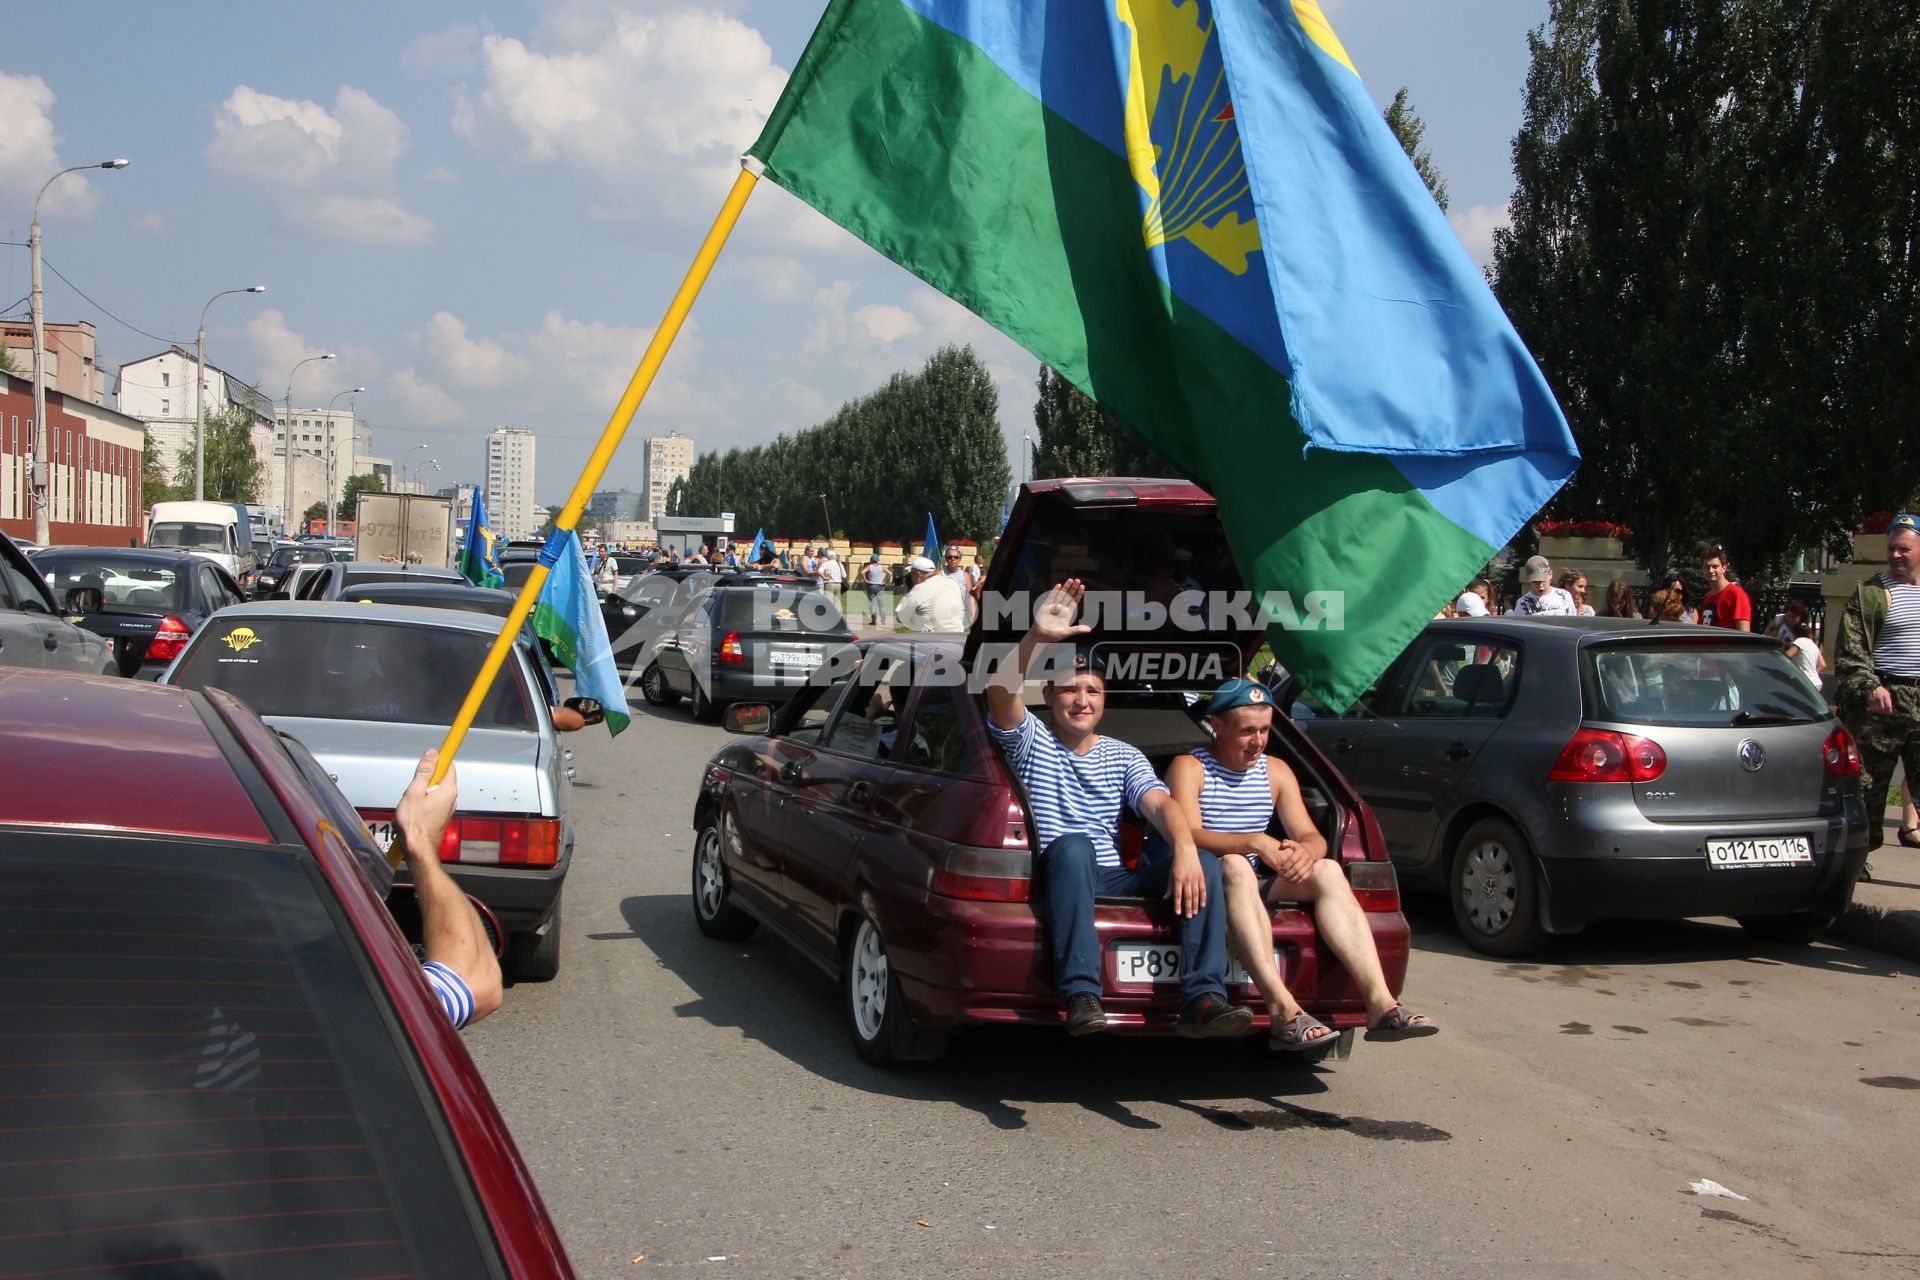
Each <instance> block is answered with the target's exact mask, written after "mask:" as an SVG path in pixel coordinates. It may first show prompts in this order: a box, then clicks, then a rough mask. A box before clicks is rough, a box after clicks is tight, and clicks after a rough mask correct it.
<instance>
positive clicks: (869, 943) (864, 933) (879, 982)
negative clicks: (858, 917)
mask: <svg viewBox="0 0 1920 1280" xmlns="http://www.w3.org/2000/svg"><path fill="white" fill-rule="evenodd" d="M847 962H848V964H849V965H850V966H852V971H853V972H852V975H851V976H852V981H850V982H849V983H848V984H847V986H848V992H849V994H850V996H851V997H852V1000H853V1025H854V1028H855V1030H857V1031H858V1032H859V1034H860V1038H861V1039H863V1040H875V1039H878V1038H879V1036H880V1028H881V1026H882V1024H883V1023H884V1022H885V1021H886V1016H887V986H888V982H889V979H890V978H891V976H892V972H891V969H890V967H889V966H888V964H887V948H886V946H885V944H884V943H882V942H881V941H880V931H879V930H878V929H876V928H874V927H873V921H871V920H862V921H861V922H860V930H859V932H858V933H857V934H855V935H854V939H853V951H852V954H851V955H850V956H849V957H848V960H847Z"/></svg>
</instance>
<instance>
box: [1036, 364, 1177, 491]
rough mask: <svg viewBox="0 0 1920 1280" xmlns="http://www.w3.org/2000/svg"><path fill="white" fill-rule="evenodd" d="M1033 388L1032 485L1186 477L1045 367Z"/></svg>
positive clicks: (1080, 392)
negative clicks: (1035, 435)
mask: <svg viewBox="0 0 1920 1280" xmlns="http://www.w3.org/2000/svg"><path fill="white" fill-rule="evenodd" d="M1037 386H1038V388H1039V397H1038V398H1037V399H1036V400H1035V401H1034V404H1033V425H1034V427H1035V428H1036V429H1037V430H1038V433H1039V434H1038V439H1037V440H1036V442H1035V445H1036V447H1035V450H1034V459H1033V476H1034V479H1036V480H1047V479H1055V478H1058V477H1060V476H1183V475H1185V474H1186V473H1185V472H1184V471H1182V470H1181V469H1180V468H1179V467H1177V466H1175V465H1174V464H1173V463H1172V462H1169V461H1168V460H1167V459H1166V458H1164V457H1162V456H1161V455H1160V454H1159V453H1157V452H1155V451H1154V449H1153V448H1152V446H1150V445H1148V444H1147V443H1146V441H1144V440H1142V439H1141V438H1140V437H1139V436H1138V435H1136V434H1134V433H1133V432H1132V431H1129V430H1128V429H1127V428H1126V427H1124V426H1122V425H1121V423H1120V420H1119V419H1117V418H1115V417H1114V416H1113V415H1112V414H1110V413H1108V412H1107V411H1106V410H1105V409H1102V408H1101V407H1100V406H1099V405H1098V404H1095V403H1094V401H1093V398H1092V397H1090V396H1088V395H1086V394H1085V393H1083V392H1082V391H1081V390H1080V389H1079V388H1077V387H1075V386H1074V385H1073V384H1072V383H1071V382H1068V381H1067V380H1066V379H1065V378H1063V377H1061V376H1060V375H1059V374H1057V373H1055V372H1054V371H1053V370H1052V369H1051V368H1049V367H1048V366H1046V365H1044V364H1043V365H1041V366H1040V377H1039V381H1038V383H1037Z"/></svg>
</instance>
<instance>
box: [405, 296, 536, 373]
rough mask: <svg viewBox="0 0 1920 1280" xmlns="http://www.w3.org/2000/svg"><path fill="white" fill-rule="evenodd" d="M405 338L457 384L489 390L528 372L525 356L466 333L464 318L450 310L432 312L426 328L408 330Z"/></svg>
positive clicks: (489, 340)
mask: <svg viewBox="0 0 1920 1280" xmlns="http://www.w3.org/2000/svg"><path fill="white" fill-rule="evenodd" d="M407 340H408V341H409V342H411V343H413V344H414V345H416V346H418V347H420V348H421V349H422V350H424V351H425V352H426V353H427V354H428V355H429V356H431V357H432V358H433V360H434V362H435V363H436V364H438V365H439V366H440V370H441V372H442V373H443V374H444V375H445V376H446V379H447V381H449V382H451V383H452V384H453V385H454V386H456V387H461V388H466V389H472V390H476V391H492V390H495V389H497V388H499V387H502V386H505V385H506V384H507V383H509V382H515V381H518V380H520V379H521V378H524V377H526V376H527V374H528V373H529V372H530V370H529V367H528V364H527V360H526V358H525V357H524V356H520V355H516V354H514V353H512V352H509V351H508V350H507V349H506V348H505V347H503V346H501V345H500V344H499V343H498V342H495V341H493V340H491V339H485V338H482V339H473V338H469V337H467V324H466V321H464V320H462V319H460V318H459V317H458V316H456V315H454V314H453V313H452V312H450V311H436V312H434V313H433V318H432V319H431V320H429V321H427V323H426V326H425V328H423V329H420V330H418V331H417V332H415V333H411V334H409V335H408V336H407Z"/></svg>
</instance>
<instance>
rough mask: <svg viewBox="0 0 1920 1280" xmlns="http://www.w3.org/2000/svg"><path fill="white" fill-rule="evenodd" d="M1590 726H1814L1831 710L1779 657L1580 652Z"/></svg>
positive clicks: (1750, 649) (1712, 651)
mask: <svg viewBox="0 0 1920 1280" xmlns="http://www.w3.org/2000/svg"><path fill="white" fill-rule="evenodd" d="M1580 664H1581V673H1580V682H1581V694H1582V697H1583V699H1584V702H1585V709H1586V717H1587V719H1589V720H1606V721H1612V722H1615V723H1619V724H1648V725H1759V724H1811V723H1814V722H1816V721H1820V720H1824V719H1826V718H1827V714H1828V713H1827V705H1826V703H1824V702H1822V701H1821V700H1820V698H1819V695H1817V694H1816V693H1814V692H1813V690H1812V689H1811V688H1809V687H1808V685H1807V682H1806V681H1805V680H1804V679H1802V678H1801V676H1800V673H1799V671H1798V670H1797V669H1795V667H1794V665H1793V662H1792V660H1791V659H1789V658H1788V657H1787V655H1786V654H1785V653H1784V652H1783V651H1781V650H1779V649H1773V648H1763V647H1760V646H1747V645H1737V646H1736V645H1724V646H1721V645H1712V644H1704V645H1703V644H1684V645H1665V646H1662V645H1634V646H1620V645H1594V646H1590V647H1588V648H1585V649H1582V650H1581V651H1580Z"/></svg>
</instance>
